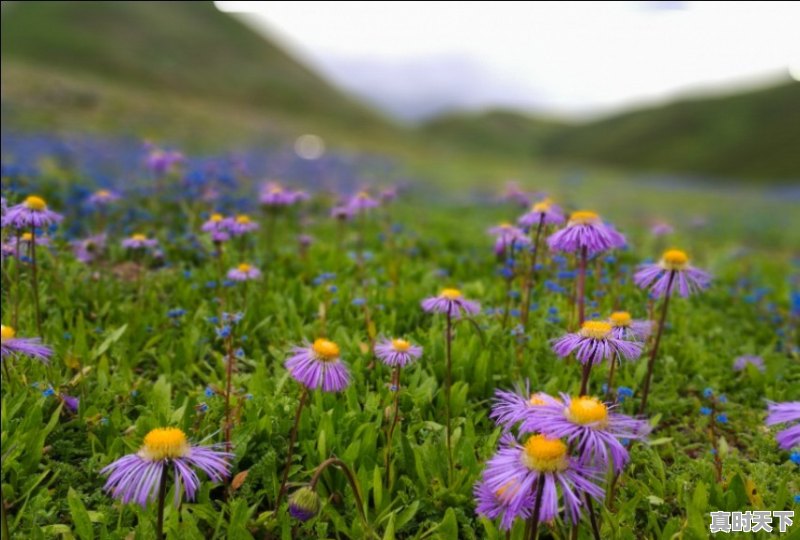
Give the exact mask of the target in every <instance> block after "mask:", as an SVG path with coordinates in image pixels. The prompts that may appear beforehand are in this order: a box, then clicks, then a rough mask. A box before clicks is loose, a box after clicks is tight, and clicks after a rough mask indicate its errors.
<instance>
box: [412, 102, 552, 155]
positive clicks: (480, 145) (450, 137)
mask: <svg viewBox="0 0 800 540" xmlns="http://www.w3.org/2000/svg"><path fill="white" fill-rule="evenodd" d="M565 128H566V125H565V124H563V123H559V122H557V121H555V120H545V119H541V118H536V117H533V116H528V115H526V114H524V113H521V112H517V111H510V110H502V109H498V110H490V111H485V112H479V113H468V114H461V113H451V114H446V115H442V116H440V117H437V118H435V119H433V120H431V121H430V122H427V123H425V124H424V125H423V126H422V127H421V130H420V133H421V135H422V136H423V137H424V138H425V139H428V140H429V141H430V142H433V143H436V142H439V143H441V144H447V145H450V146H454V147H460V148H464V149H466V150H470V151H478V152H492V153H497V154H501V155H505V156H515V157H531V156H534V155H539V154H540V153H541V150H542V145H543V144H544V142H545V141H546V140H548V138H549V137H551V136H553V135H554V134H556V133H559V132H560V131H562V130H563V129H565Z"/></svg>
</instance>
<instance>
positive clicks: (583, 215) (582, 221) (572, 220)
mask: <svg viewBox="0 0 800 540" xmlns="http://www.w3.org/2000/svg"><path fill="white" fill-rule="evenodd" d="M598 221H600V216H599V215H597V213H596V212H590V211H588V210H579V211H577V212H573V213H572V215H570V216H569V224H570V225H586V224H587V223H597V222H598Z"/></svg>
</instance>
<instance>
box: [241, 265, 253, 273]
mask: <svg viewBox="0 0 800 540" xmlns="http://www.w3.org/2000/svg"><path fill="white" fill-rule="evenodd" d="M237 268H238V269H239V272H244V273H247V272H249V271H250V270H251V269H252V268H253V267H252V266H250V265H249V264H247V263H242V264H240V265H239V266H238V267H237Z"/></svg>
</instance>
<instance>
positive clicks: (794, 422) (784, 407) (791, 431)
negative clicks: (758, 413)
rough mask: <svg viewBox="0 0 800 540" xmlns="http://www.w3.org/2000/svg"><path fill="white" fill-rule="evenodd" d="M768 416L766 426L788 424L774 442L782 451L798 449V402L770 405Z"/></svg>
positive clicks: (799, 437) (799, 427)
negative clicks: (776, 442)
mask: <svg viewBox="0 0 800 540" xmlns="http://www.w3.org/2000/svg"><path fill="white" fill-rule="evenodd" d="M768 410H769V415H768V416H767V420H766V422H765V423H766V424H767V425H768V426H774V425H776V424H789V427H788V428H787V429H784V430H783V431H779V432H778V433H777V434H776V435H775V440H777V441H778V444H779V445H780V447H781V448H783V449H784V450H791V449H792V448H795V447H800V401H784V402H783V403H770V404H769V405H768Z"/></svg>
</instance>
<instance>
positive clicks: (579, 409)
mask: <svg viewBox="0 0 800 540" xmlns="http://www.w3.org/2000/svg"><path fill="white" fill-rule="evenodd" d="M565 413H566V416H567V418H569V419H570V420H571V421H572V422H575V423H576V424H581V425H586V424H595V423H599V424H600V425H604V424H605V423H606V422H607V421H608V407H606V405H605V404H604V403H603V402H602V401H600V400H599V399H597V398H594V397H589V396H581V397H576V398H573V399H572V401H571V402H570V404H569V407H567V409H566V411H565Z"/></svg>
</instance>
